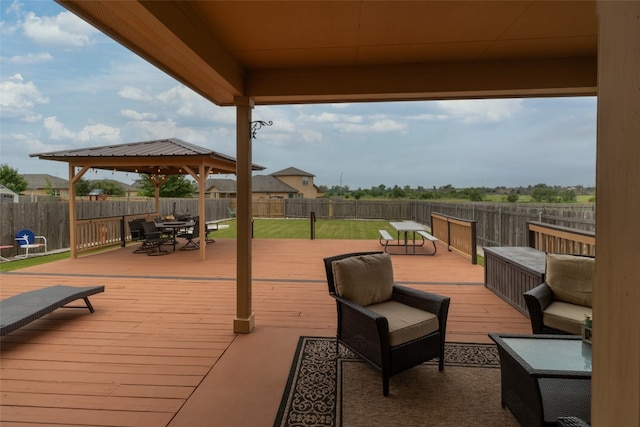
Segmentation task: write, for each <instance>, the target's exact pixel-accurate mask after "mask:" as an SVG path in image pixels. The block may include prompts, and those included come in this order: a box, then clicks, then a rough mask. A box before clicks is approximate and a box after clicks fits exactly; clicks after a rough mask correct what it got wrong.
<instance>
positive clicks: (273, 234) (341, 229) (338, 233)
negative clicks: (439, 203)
mask: <svg viewBox="0 0 640 427" xmlns="http://www.w3.org/2000/svg"><path fill="white" fill-rule="evenodd" d="M222 224H228V225H229V226H230V227H229V228H227V229H224V230H219V231H215V232H214V233H213V234H212V235H213V236H214V238H215V237H220V238H225V237H236V221H235V220H231V221H226V222H224V223H222ZM315 229H316V239H349V240H359V239H362V240H371V239H377V238H378V237H379V236H380V235H379V234H378V230H381V229H387V231H390V232H391V231H393V230H391V226H390V225H389V221H384V220H380V221H375V220H374V221H369V220H326V219H319V220H317V221H316V223H315ZM253 237H255V238H256V239H309V238H310V237H311V221H310V220H309V219H308V218H305V219H255V220H254V222H253Z"/></svg>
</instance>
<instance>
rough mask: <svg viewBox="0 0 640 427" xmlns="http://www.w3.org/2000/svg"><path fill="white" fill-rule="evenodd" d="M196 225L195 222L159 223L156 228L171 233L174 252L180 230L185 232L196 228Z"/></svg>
mask: <svg viewBox="0 0 640 427" xmlns="http://www.w3.org/2000/svg"><path fill="white" fill-rule="evenodd" d="M195 225H196V223H195V221H167V222H158V223H156V227H157V228H158V229H160V230H162V231H168V232H171V243H172V244H173V251H174V252H175V250H176V243H177V240H176V238H177V235H178V231H179V230H184V229H187V228H191V227H194V226H195Z"/></svg>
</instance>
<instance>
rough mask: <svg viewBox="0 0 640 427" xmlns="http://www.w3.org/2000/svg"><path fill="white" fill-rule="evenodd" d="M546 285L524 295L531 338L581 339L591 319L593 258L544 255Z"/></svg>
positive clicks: (541, 285) (543, 284)
mask: <svg viewBox="0 0 640 427" xmlns="http://www.w3.org/2000/svg"><path fill="white" fill-rule="evenodd" d="M545 262H546V267H545V282H544V283H542V284H540V285H538V286H536V287H535V288H533V289H530V290H529V291H527V292H525V293H524V294H523V297H524V300H525V302H526V303H527V310H528V311H529V318H530V320H531V330H532V331H533V333H534V334H571V335H580V333H581V325H582V324H583V323H584V320H585V317H586V316H589V317H591V315H592V309H591V306H592V291H593V275H594V266H595V258H593V257H588V256H583V255H566V254H547V255H546V261H545Z"/></svg>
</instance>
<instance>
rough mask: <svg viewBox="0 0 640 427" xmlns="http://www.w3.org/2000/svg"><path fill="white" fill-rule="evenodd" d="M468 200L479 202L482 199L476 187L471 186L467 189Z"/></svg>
mask: <svg viewBox="0 0 640 427" xmlns="http://www.w3.org/2000/svg"><path fill="white" fill-rule="evenodd" d="M467 194H468V196H469V200H470V201H472V202H481V201H482V200H483V197H482V194H481V193H480V191H479V190H478V189H477V188H471V189H469V190H468V191H467Z"/></svg>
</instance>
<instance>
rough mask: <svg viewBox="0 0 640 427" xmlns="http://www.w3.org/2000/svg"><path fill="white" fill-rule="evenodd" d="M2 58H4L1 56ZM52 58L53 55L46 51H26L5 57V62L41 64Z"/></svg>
mask: <svg viewBox="0 0 640 427" xmlns="http://www.w3.org/2000/svg"><path fill="white" fill-rule="evenodd" d="M3 60H5V59H4V58H3ZM52 60H53V57H52V56H51V54H49V53H47V52H41V53H27V54H26V55H15V56H12V57H10V58H6V61H7V62H9V63H11V64H15V65H30V64H41V63H43V62H50V61H52Z"/></svg>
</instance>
